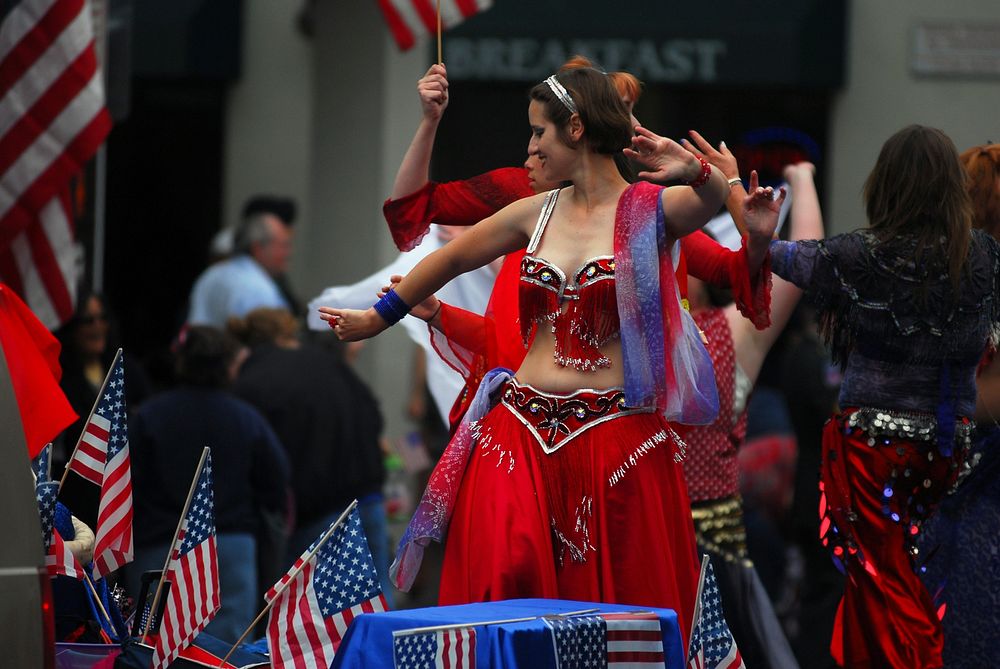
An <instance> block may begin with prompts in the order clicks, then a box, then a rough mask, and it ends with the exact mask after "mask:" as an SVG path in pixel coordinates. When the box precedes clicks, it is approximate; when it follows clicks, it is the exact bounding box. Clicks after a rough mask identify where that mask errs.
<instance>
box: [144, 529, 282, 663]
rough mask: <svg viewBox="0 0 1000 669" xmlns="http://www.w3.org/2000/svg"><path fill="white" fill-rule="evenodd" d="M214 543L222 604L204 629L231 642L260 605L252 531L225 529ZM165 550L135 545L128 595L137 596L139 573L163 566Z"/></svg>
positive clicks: (255, 552)
mask: <svg viewBox="0 0 1000 669" xmlns="http://www.w3.org/2000/svg"><path fill="white" fill-rule="evenodd" d="M215 545H216V551H217V553H218V558H219V598H220V601H221V604H222V606H221V607H220V608H219V611H218V613H216V614H215V618H214V619H212V622H211V623H209V624H208V627H206V628H205V632H207V633H208V634H211V635H212V636H214V637H217V638H219V639H222V640H223V641H228V642H230V643H234V642H235V641H236V640H237V639H238V638H240V635H241V634H243V632H244V630H246V628H247V627H248V626H249V625H250V623H251V621H253V619H254V616H256V615H257V613H258V611H259V610H260V609H262V608H263V607H264V604H263V603H262V602H261V601H258V599H257V540H256V539H254V536H253V535H252V534H247V533H242V532H231V533H230V532H227V533H225V534H217V535H216V536H215ZM169 549H170V547H169V546H168V545H167V544H162V545H159V546H145V547H142V548H140V547H138V546H137V547H136V549H135V559H134V560H132V563H131V564H129V565H128V569H127V574H126V583H127V587H128V588H129V594H131V595H132V596H133V597H138V596H139V582H140V577H141V576H142V573H143V572H144V571H151V570H160V569H163V563H164V562H165V561H166V559H167V551H168V550H169ZM150 596H152V593H150ZM140 633H141V632H140Z"/></svg>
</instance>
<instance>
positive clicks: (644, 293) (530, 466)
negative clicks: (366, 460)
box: [321, 68, 776, 636]
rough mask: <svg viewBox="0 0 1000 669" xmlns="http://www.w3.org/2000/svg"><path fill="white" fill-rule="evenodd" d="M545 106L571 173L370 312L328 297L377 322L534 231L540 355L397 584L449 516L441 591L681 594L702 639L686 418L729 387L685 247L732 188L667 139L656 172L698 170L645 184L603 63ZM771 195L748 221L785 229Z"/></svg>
mask: <svg viewBox="0 0 1000 669" xmlns="http://www.w3.org/2000/svg"><path fill="white" fill-rule="evenodd" d="M528 117H529V122H530V125H531V129H532V138H531V141H530V143H529V154H531V155H534V156H536V157H537V158H538V160H539V163H540V167H539V174H540V177H541V178H544V179H545V180H547V181H549V182H556V183H558V182H564V181H566V182H569V183H570V185H569V186H567V187H566V188H563V189H560V190H556V191H551V192H549V193H546V194H543V195H537V196H534V197H531V198H526V199H523V200H519V201H517V202H515V203H513V204H511V205H509V206H508V207H506V208H504V209H503V210H501V211H500V212H499V213H497V214H495V215H493V216H491V217H489V218H488V219H486V220H484V221H483V222H481V223H479V224H477V225H476V226H474V227H473V228H472V229H471V230H470V231H469V232H467V233H466V234H464V235H462V236H460V237H458V238H457V239H455V240H453V241H452V242H450V243H449V244H448V245H447V246H445V247H444V248H442V249H441V250H439V251H437V252H435V253H434V254H432V255H430V256H428V257H427V258H426V259H425V260H424V261H422V262H421V263H420V264H418V265H417V266H416V267H415V268H414V269H413V271H411V272H410V274H409V275H407V276H406V277H405V278H404V279H403V280H402V281H401V282H400V283H399V285H398V286H397V287H396V288H395V289H394V290H391V291H389V293H388V294H387V295H386V296H385V297H383V298H382V299H381V300H379V302H378V303H376V305H375V306H373V308H371V309H369V310H367V311H352V310H340V309H330V308H323V309H321V312H322V313H323V315H324V318H326V319H328V320H330V321H332V322H333V323H334V324H335V326H334V329H335V331H336V332H337V333H338V334H339V336H340V337H341V338H343V339H351V340H353V339H360V338H365V337H370V336H374V335H375V334H377V333H378V332H380V331H382V330H384V329H385V328H387V327H388V326H389V325H390V324H391V323H393V322H395V321H396V320H398V319H399V318H401V317H402V316H403V315H405V314H406V313H407V312H408V311H409V306H408V305H410V304H419V303H420V302H421V301H423V300H424V299H426V298H427V297H428V296H430V295H431V294H432V293H433V292H434V291H435V290H437V289H438V288H439V287H440V286H441V285H443V284H444V283H445V282H447V281H448V280H450V279H451V278H453V277H454V276H456V275H458V274H460V273H461V272H464V271H467V270H469V269H471V268H473V267H477V266H481V265H482V264H485V263H486V262H489V261H491V260H493V259H494V258H496V257H498V256H499V255H502V254H508V253H512V252H515V251H517V250H518V249H521V248H524V247H527V249H526V251H527V252H526V255H525V257H524V259H523V260H522V263H521V266H520V273H519V274H520V276H519V278H518V286H519V293H520V297H521V299H520V301H519V312H520V322H521V323H522V332H523V334H524V336H525V337H526V338H527V340H528V343H529V345H528V351H527V354H526V355H525V356H524V360H523V362H522V363H521V364H520V366H519V367H518V370H517V373H516V375H511V374H509V373H504V372H496V373H493V374H491V375H488V376H487V378H486V380H485V381H484V383H483V385H482V387H481V388H480V391H479V392H478V393H477V398H476V400H474V401H473V403H472V407H471V409H470V411H469V414H468V415H467V417H466V419H465V420H464V421H463V423H462V425H461V426H460V427H459V429H458V431H457V432H456V435H455V437H454V439H453V441H452V443H451V444H450V445H449V447H448V450H449V452H450V453H446V454H445V456H444V457H443V458H442V462H441V463H440V464H439V466H438V469H437V470H436V471H435V474H438V473H439V472H442V477H441V478H442V480H443V481H444V484H445V488H447V489H442V490H440V491H439V492H440V493H441V494H440V495H439V496H438V497H437V498H435V499H434V500H431V501H430V502H429V503H428V504H427V506H426V507H425V508H424V509H423V511H422V512H421V511H419V510H418V514H417V516H415V518H414V521H413V522H412V523H411V526H410V529H409V531H410V532H411V538H412V539H413V542H412V544H409V545H408V547H409V548H411V549H412V550H404V551H403V555H402V557H401V558H400V560H399V570H400V571H399V573H398V574H397V581H403V582H404V583H405V581H406V580H407V578H412V572H413V570H414V569H415V568H416V566H417V563H418V562H419V559H418V556H419V549H418V548H419V546H420V544H421V542H423V543H426V540H428V539H430V538H437V539H439V540H440V539H442V538H443V536H444V532H445V531H447V534H448V541H447V543H446V545H445V557H444V566H443V572H442V587H441V593H440V601H441V603H456V602H470V601H482V600H496V599H507V598H512V597H556V598H568V599H580V600H591V601H606V602H628V603H632V604H636V605H649V606H653V605H655V606H662V607H669V608H673V609H675V610H676V611H677V612H678V616H679V618H680V625H681V628H682V632H683V634H684V635H685V636H686V635H687V632H688V629H687V628H688V626H689V625H690V621H691V619H692V614H693V607H694V598H695V591H696V581H697V574H698V565H697V559H696V555H695V545H694V533H693V529H692V524H691V519H690V515H689V513H688V508H689V507H688V499H687V493H686V489H685V486H684V482H683V472H682V469H681V465H680V460H681V459H682V457H683V453H682V448H683V447H682V442H680V440H679V439H678V438H677V437H676V434H675V433H674V432H673V430H672V429H671V428H670V426H669V425H668V423H667V420H673V421H678V422H681V423H706V422H711V421H712V420H713V419H714V418H715V415H716V413H717V410H718V405H717V399H718V398H717V394H716V391H715V383H714V378H713V377H712V370H711V362H710V360H709V358H708V355H707V353H706V351H705V349H704V346H703V345H702V343H701V340H700V338H699V335H698V332H697V328H696V327H695V326H694V323H693V321H692V320H691V319H690V316H689V315H688V314H687V312H686V311H684V310H683V308H682V307H681V305H680V299H679V295H678V291H677V286H676V280H675V278H674V272H675V269H676V267H675V262H676V261H675V257H674V255H675V254H674V251H675V249H676V246H677V240H678V239H679V238H680V237H682V236H684V235H685V234H687V233H689V232H691V231H693V230H695V229H697V228H699V227H700V226H701V225H703V224H704V223H705V222H706V221H707V220H708V219H709V217H710V216H712V215H713V214H714V213H715V211H716V210H717V209H718V207H719V206H720V205H721V204H722V202H723V201H724V200H725V198H726V196H727V194H728V191H729V186H728V185H727V184H726V180H725V178H724V177H723V176H722V175H721V174H719V173H718V171H717V170H713V169H711V167H710V166H709V165H708V163H706V162H704V161H699V160H698V159H697V158H695V157H694V156H693V155H692V154H690V153H688V152H687V151H685V150H684V149H683V148H682V147H680V146H679V145H677V144H675V143H673V142H671V141H670V140H667V139H663V138H658V139H657V142H658V143H659V145H658V147H656V148H657V149H658V150H656V151H654V152H653V154H655V155H656V156H657V159H656V164H655V165H654V166H653V167H652V169H651V173H652V175H653V176H656V177H657V178H658V180H659V181H668V180H678V179H679V180H684V181H687V182H688V183H689V185H687V186H673V187H670V188H662V187H659V186H655V185H653V184H650V183H647V182H641V183H638V184H634V185H629V184H628V183H627V182H626V181H625V180H624V179H623V178H622V177H621V175H620V174H619V172H618V169H617V167H616V165H615V161H614V159H613V157H612V156H613V155H614V154H617V153H619V152H620V151H622V149H624V148H625V147H626V146H628V145H629V143H630V142H633V143H634V144H635V146H637V147H638V148H640V149H643V150H645V149H646V148H647V143H648V142H649V141H651V140H650V139H649V138H648V137H646V136H641V137H637V138H635V139H633V133H632V125H631V123H630V120H629V116H628V113H627V109H626V108H625V106H624V104H623V103H622V101H621V98H620V96H619V95H618V94H617V91H615V89H614V87H613V86H612V85H611V84H610V82H609V81H608V79H607V77H606V76H605V75H604V74H603V73H601V72H599V71H597V70H593V69H590V68H578V69H574V70H570V71H567V72H563V73H561V74H559V75H558V76H553V77H550V78H549V79H547V80H546V81H545V82H543V83H542V84H539V85H538V86H536V87H535V88H533V89H532V91H531V104H530V106H529V110H528ZM648 148H653V147H648ZM753 191H754V193H753V195H752V197H749V198H747V201H748V202H749V203H750V204H748V210H750V214H749V215H748V216H747V222H748V225H749V226H750V227H751V228H754V229H757V228H758V227H759V226H760V225H771V226H772V228H771V229H772V230H773V223H774V221H775V220H776V207H775V208H774V212H773V213H775V216H774V217H764V216H758V214H757V213H756V211H758V210H760V209H766V208H767V207H769V206H773V205H774V203H771V202H770V192H769V191H768V190H765V189H758V188H754V189H753ZM765 200H767V204H766V205H765V204H763V203H764V201H765ZM757 202H759V203H760V204H758V205H757V206H756V207H754V206H752V205H753V203H757ZM761 233H762V234H765V235H769V234H770V232H769V231H766V230H763V231H761ZM490 390H494V391H495V393H494V394H493V398H494V400H495V402H496V403H495V405H494V406H492V407H490V404H491V401H490V400H491V398H490V394H489V391H490ZM425 501H426V498H425ZM421 513H423V515H421Z"/></svg>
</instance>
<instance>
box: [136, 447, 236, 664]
mask: <svg viewBox="0 0 1000 669" xmlns="http://www.w3.org/2000/svg"><path fill="white" fill-rule="evenodd" d="M205 450H206V453H205V454H204V456H203V458H204V462H203V463H202V465H201V467H200V469H199V470H198V472H197V473H196V474H195V482H194V483H193V484H192V497H191V499H190V500H189V503H188V504H187V508H186V509H185V512H184V517H183V518H182V519H181V522H180V525H179V527H178V531H177V538H176V539H175V540H174V545H173V547H172V548H171V554H170V559H169V560H168V561H167V568H166V569H165V570H164V574H163V577H162V578H163V580H164V581H170V593H169V595H168V597H167V604H166V607H165V609H164V611H163V619H162V620H161V621H160V633H159V636H158V637H157V639H156V643H155V646H154V648H153V663H152V666H153V667H154V669H164V668H165V667H167V666H169V665H170V663H171V662H173V661H174V659H176V658H177V656H178V655H179V654H180V652H181V651H182V650H184V649H185V648H186V647H188V646H189V645H190V644H191V642H192V641H193V640H194V638H195V637H196V636H198V634H199V633H200V632H201V631H202V630H203V629H205V626H206V625H208V623H209V622H210V621H211V620H212V618H213V617H214V616H215V612H216V611H218V610H219V607H220V606H221V602H220V598H219V559H218V552H217V550H216V540H215V494H214V487H213V485H212V480H213V477H212V456H211V453H208V452H207V451H208V449H205Z"/></svg>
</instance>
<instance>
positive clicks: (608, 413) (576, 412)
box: [500, 379, 653, 453]
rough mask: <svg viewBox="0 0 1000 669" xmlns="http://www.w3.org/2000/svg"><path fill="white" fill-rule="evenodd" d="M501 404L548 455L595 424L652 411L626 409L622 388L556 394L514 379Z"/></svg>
mask: <svg viewBox="0 0 1000 669" xmlns="http://www.w3.org/2000/svg"><path fill="white" fill-rule="evenodd" d="M500 403H501V404H503V405H504V406H505V407H507V408H508V409H509V410H510V411H511V413H513V414H514V415H515V416H516V417H517V418H518V420H520V421H521V422H522V423H523V424H524V426H525V427H526V428H527V429H528V431H529V432H530V433H531V434H532V435H533V436H534V437H535V439H536V440H537V441H538V444H539V445H540V446H541V447H542V449H543V450H544V451H545V452H546V453H554V452H555V451H557V450H559V449H560V448H562V447H563V446H565V445H566V444H567V443H568V442H569V441H570V440H571V439H573V438H575V437H578V436H579V435H580V434H582V433H583V432H585V431H587V430H589V429H590V428H592V427H594V426H595V425H600V424H601V423H605V422H607V421H609V420H612V419H614V418H621V417H622V416H629V415H632V414H637V413H650V412H652V411H653V409H652V408H648V407H639V408H635V407H627V406H625V390H624V389H623V388H609V389H607V390H590V389H584V390H578V391H576V392H574V393H571V394H569V395H553V394H551V393H545V392H542V391H540V390H538V389H537V388H533V387H531V386H529V385H522V384H520V383H518V382H517V381H516V380H514V379H512V380H510V381H508V382H507V384H506V386H505V387H504V390H503V395H502V398H501V400H500Z"/></svg>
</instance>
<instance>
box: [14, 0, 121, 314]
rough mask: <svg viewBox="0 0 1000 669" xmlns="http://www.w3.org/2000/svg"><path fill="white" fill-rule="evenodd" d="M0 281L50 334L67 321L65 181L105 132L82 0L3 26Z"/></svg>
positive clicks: (28, 4) (106, 118) (48, 2)
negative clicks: (13, 291) (34, 314)
mask: <svg viewBox="0 0 1000 669" xmlns="http://www.w3.org/2000/svg"><path fill="white" fill-rule="evenodd" d="M0 95H2V97H0V277H2V278H3V279H4V280H5V281H6V282H7V283H8V284H9V285H10V286H11V287H12V288H13V289H14V290H16V291H17V292H18V293H19V294H20V295H22V296H23V297H24V299H25V300H26V301H27V302H28V304H30V305H31V308H32V309H33V310H34V311H35V313H36V314H37V315H38V317H39V319H41V320H42V322H44V323H45V325H46V326H48V327H50V328H54V327H56V326H58V325H60V324H61V323H64V322H65V321H66V320H68V319H69V317H70V316H71V315H72V314H73V308H74V304H73V303H74V294H75V290H76V280H77V273H78V272H77V257H76V246H75V243H74V231H73V223H72V216H71V213H70V211H69V206H68V200H69V197H68V193H69V180H70V178H71V177H72V176H73V175H75V174H76V173H78V172H79V171H80V169H81V168H82V167H83V165H84V164H85V163H86V162H87V161H88V160H90V158H91V157H92V156H93V155H94V153H95V152H96V151H97V149H98V148H99V147H100V145H101V143H102V142H103V141H104V138H105V137H106V136H107V134H108V131H109V130H110V129H111V117H110V115H109V114H108V112H107V110H106V109H105V107H104V88H103V83H102V81H101V71H100V68H99V67H98V63H97V56H96V54H95V52H94V36H93V29H92V27H91V16H90V7H89V5H88V4H87V2H86V1H85V0H23V1H22V2H21V3H19V4H18V5H17V6H15V7H14V9H12V10H11V11H10V13H8V14H7V16H6V18H5V19H4V21H3V24H2V25H0Z"/></svg>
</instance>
